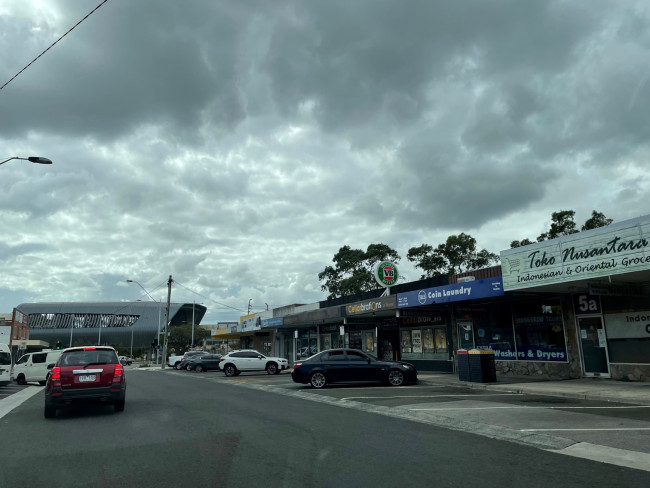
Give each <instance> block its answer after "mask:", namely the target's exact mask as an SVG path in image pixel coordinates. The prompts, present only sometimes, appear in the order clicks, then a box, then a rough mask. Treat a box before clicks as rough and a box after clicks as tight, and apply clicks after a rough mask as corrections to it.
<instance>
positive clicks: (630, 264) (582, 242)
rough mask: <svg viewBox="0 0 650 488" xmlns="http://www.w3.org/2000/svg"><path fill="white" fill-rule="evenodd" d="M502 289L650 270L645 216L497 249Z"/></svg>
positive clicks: (649, 238)
mask: <svg viewBox="0 0 650 488" xmlns="http://www.w3.org/2000/svg"><path fill="white" fill-rule="evenodd" d="M501 270H502V275H503V288H504V290H506V291H509V290H519V289H523V288H530V287H533V286H540V285H548V284H552V283H562V282H566V281H576V280H584V279H590V278H597V277H602V276H610V275H618V274H622V273H631V272H634V271H644V270H650V215H647V216H644V217H638V218H636V219H632V220H626V221H624V222H620V223H618V224H612V225H609V226H607V227H601V228H598V229H593V230H588V231H584V232H578V233H577V234H571V235H568V236H563V237H560V238H557V239H552V240H550V241H543V242H539V243H535V244H531V245H529V246H523V247H517V248H514V249H508V250H507V251H501Z"/></svg>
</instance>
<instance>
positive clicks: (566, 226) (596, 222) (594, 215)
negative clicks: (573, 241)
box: [510, 210, 614, 249]
mask: <svg viewBox="0 0 650 488" xmlns="http://www.w3.org/2000/svg"><path fill="white" fill-rule="evenodd" d="M575 214H576V213H575V211H574V210H560V211H559V212H553V214H552V215H551V228H550V229H549V230H548V231H547V232H543V233H542V234H540V235H539V236H538V237H537V242H542V241H545V240H547V239H555V238H556V237H561V236H568V235H570V234H576V233H577V232H578V229H577V227H576V223H575V222H574V220H573V219H574V217H575ZM612 222H614V220H613V219H608V218H607V217H605V215H604V214H603V213H601V212H597V211H596V210H593V211H592V212H591V218H589V219H587V220H586V221H585V224H584V225H583V226H582V228H581V229H580V230H589V229H596V228H598V227H605V226H606V225H609V224H611V223H612ZM528 244H532V241H531V240H530V239H522V240H521V241H512V242H511V243H510V248H511V249H512V248H515V247H520V246H527V245H528Z"/></svg>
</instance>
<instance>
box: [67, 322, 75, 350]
mask: <svg viewBox="0 0 650 488" xmlns="http://www.w3.org/2000/svg"><path fill="white" fill-rule="evenodd" d="M71 318H72V320H71V321H70V345H69V346H68V347H72V330H73V328H74V314H72V317H71Z"/></svg>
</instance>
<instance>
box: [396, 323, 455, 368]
mask: <svg viewBox="0 0 650 488" xmlns="http://www.w3.org/2000/svg"><path fill="white" fill-rule="evenodd" d="M400 337H401V348H402V359H442V360H447V359H449V353H448V351H447V329H446V327H425V328H411V329H402V331H401V336H400Z"/></svg>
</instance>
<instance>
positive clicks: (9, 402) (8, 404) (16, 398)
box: [0, 386, 45, 419]
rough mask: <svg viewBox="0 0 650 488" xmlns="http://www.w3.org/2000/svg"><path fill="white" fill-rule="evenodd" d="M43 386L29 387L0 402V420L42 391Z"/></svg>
mask: <svg viewBox="0 0 650 488" xmlns="http://www.w3.org/2000/svg"><path fill="white" fill-rule="evenodd" d="M43 388H45V387H43V386H30V387H28V388H25V389H23V390H20V391H19V392H16V393H14V394H13V395H10V396H8V397H7V398H3V399H2V400H0V419H1V418H2V417H4V416H5V415H7V414H8V413H9V412H11V411H12V410H13V409H14V408H16V407H18V406H20V405H22V404H23V403H25V402H26V401H27V400H29V399H30V398H31V397H33V396H34V395H36V394H37V393H40V392H41V391H43Z"/></svg>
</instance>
